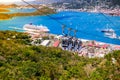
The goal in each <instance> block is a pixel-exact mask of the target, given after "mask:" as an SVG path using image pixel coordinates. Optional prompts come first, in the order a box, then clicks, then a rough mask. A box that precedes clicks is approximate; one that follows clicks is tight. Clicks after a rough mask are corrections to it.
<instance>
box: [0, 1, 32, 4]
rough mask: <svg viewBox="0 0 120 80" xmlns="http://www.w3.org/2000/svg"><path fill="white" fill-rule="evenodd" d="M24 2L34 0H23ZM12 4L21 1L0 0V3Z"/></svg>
mask: <svg viewBox="0 0 120 80" xmlns="http://www.w3.org/2000/svg"><path fill="white" fill-rule="evenodd" d="M25 1H34V0H25ZM14 2H22V1H21V0H0V3H7V4H8V3H14Z"/></svg>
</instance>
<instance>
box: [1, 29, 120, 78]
mask: <svg viewBox="0 0 120 80" xmlns="http://www.w3.org/2000/svg"><path fill="white" fill-rule="evenodd" d="M0 36H1V37H0V79H3V80H119V79H120V76H119V75H120V51H115V52H113V53H111V54H108V55H106V56H105V58H87V57H79V56H77V55H75V54H73V53H71V52H67V51H62V50H61V49H59V48H53V47H43V46H32V45H31V44H29V43H30V41H31V40H30V38H29V36H28V35H27V34H25V33H19V32H14V31H12V32H11V31H0Z"/></svg>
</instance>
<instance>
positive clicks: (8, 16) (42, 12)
mask: <svg viewBox="0 0 120 80" xmlns="http://www.w3.org/2000/svg"><path fill="white" fill-rule="evenodd" d="M5 10H6V9H4V11H5ZM1 11H3V10H1ZM53 13H55V11H54V10H53V9H50V8H48V7H42V8H41V9H40V10H39V11H38V10H37V11H34V12H31V13H22V12H21V13H12V14H9V13H0V20H6V19H11V18H13V17H16V16H36V15H48V14H53Z"/></svg>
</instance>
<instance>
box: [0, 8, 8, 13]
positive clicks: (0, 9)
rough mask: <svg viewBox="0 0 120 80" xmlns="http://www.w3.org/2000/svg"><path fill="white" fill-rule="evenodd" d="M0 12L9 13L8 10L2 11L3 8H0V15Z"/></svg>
mask: <svg viewBox="0 0 120 80" xmlns="http://www.w3.org/2000/svg"><path fill="white" fill-rule="evenodd" d="M1 12H9V10H8V9H4V8H0V13H1Z"/></svg>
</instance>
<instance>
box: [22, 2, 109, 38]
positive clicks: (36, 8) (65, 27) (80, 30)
mask: <svg viewBox="0 0 120 80" xmlns="http://www.w3.org/2000/svg"><path fill="white" fill-rule="evenodd" d="M22 1H23V2H24V3H26V4H28V5H30V6H31V7H33V8H35V9H36V10H38V11H40V10H39V9H38V8H36V7H35V6H33V5H32V4H30V3H28V2H27V1H24V0H22ZM41 12H43V11H41ZM43 13H45V12H43ZM46 16H48V17H49V18H51V19H52V20H54V21H56V22H57V23H59V24H61V25H64V26H65V28H69V29H71V30H76V32H80V33H83V34H86V35H90V36H96V37H99V38H108V37H103V36H100V35H96V34H91V33H88V32H84V31H81V30H78V29H73V28H71V27H68V26H66V25H65V24H63V23H62V22H60V21H58V20H56V19H55V18H53V17H52V16H50V15H46Z"/></svg>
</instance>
